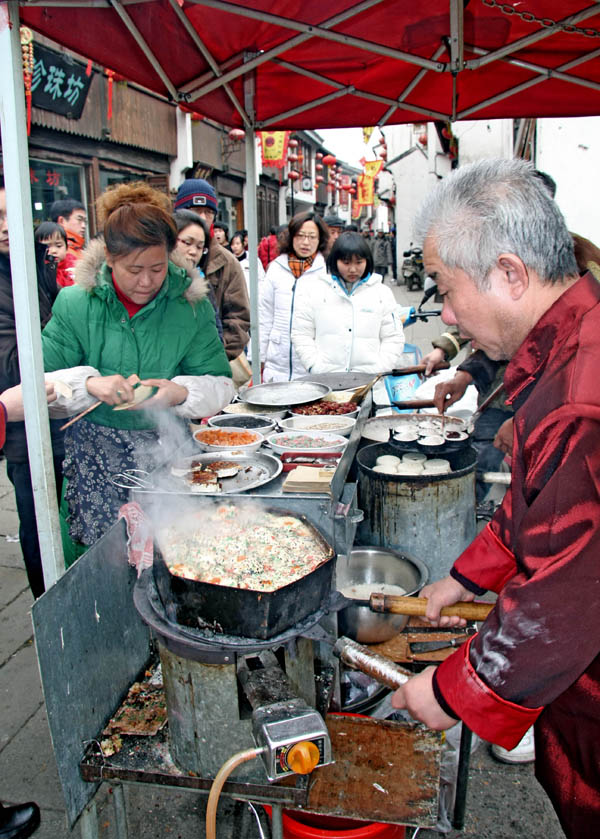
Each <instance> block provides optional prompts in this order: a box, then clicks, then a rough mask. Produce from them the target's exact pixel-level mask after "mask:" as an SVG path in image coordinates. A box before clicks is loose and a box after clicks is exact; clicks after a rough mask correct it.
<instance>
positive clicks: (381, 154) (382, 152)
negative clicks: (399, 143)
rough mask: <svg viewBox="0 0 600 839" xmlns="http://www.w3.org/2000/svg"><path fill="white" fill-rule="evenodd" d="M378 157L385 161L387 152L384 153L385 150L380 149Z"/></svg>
mask: <svg viewBox="0 0 600 839" xmlns="http://www.w3.org/2000/svg"><path fill="white" fill-rule="evenodd" d="M379 157H380V158H381V159H382V160H387V152H386V150H385V149H382V150H381V151H380V152H379Z"/></svg>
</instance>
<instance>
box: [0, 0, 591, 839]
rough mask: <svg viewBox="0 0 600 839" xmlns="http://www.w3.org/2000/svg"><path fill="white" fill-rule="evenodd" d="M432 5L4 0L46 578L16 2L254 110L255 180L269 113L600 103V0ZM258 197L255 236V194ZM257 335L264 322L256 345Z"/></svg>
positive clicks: (10, 175) (447, 115)
mask: <svg viewBox="0 0 600 839" xmlns="http://www.w3.org/2000/svg"><path fill="white" fill-rule="evenodd" d="M425 8H426V11H424V4H418V3H414V2H409V0H362V2H356V0H284V1H283V2H282V0H280V2H274V0H252V2H243V1H242V0H237V2H224V0H9V2H8V3H7V2H6V0H0V115H1V117H2V140H3V153H4V161H5V166H4V171H5V179H6V182H7V192H8V218H9V227H10V242H11V264H12V270H13V274H14V276H19V277H22V278H26V282H23V283H17V284H15V288H14V299H15V311H16V318H17V332H18V339H19V345H20V347H22V348H23V347H24V348H25V350H26V351H25V352H21V353H20V357H21V372H22V377H23V381H24V391H25V407H26V419H27V436H28V440H29V448H30V463H31V468H32V479H33V483H34V485H35V486H36V493H35V495H36V510H37V512H38V529H39V533H40V543H41V548H42V559H43V564H44V576H45V579H46V583H47V585H50V584H51V583H53V582H54V581H55V580H56V578H57V576H60V573H61V568H62V556H61V548H60V533H59V529H58V518H57V515H56V505H55V502H54V500H53V499H54V487H53V486H52V479H50V480H48V478H49V476H51V475H52V474H53V472H52V468H51V467H52V464H51V459H49V457H48V455H49V452H51V448H50V444H49V436H48V426H47V408H46V402H45V394H44V390H43V385H42V370H43V365H42V360H41V344H40V334H39V315H38V313H37V289H36V275H35V264H34V260H33V236H32V215H31V205H30V202H29V188H28V185H29V182H28V159H27V136H26V128H25V125H26V118H25V105H24V91H23V79H22V66H21V51H20V44H19V33H18V20H17V17H18V14H19V15H20V18H21V22H22V23H24V24H25V25H27V26H29V27H31V28H32V29H33V30H35V31H36V32H39V33H41V34H42V35H45V36H47V37H48V38H51V39H52V40H54V41H56V42H58V43H59V44H62V45H64V46H65V47H67V48H69V49H71V50H73V51H74V52H76V53H78V54H80V55H82V56H85V57H86V58H89V59H92V60H93V61H95V62H97V63H98V64H101V65H102V66H103V67H107V68H109V69H111V70H113V71H115V72H117V73H118V74H120V75H121V76H123V77H125V78H127V79H130V80H131V81H134V82H137V83H138V84H140V85H143V86H144V87H146V88H148V89H150V90H152V91H155V92H157V93H159V94H162V95H165V96H167V97H169V98H170V99H171V100H172V101H173V102H178V103H185V104H188V105H193V107H194V109H195V110H198V111H200V112H201V113H203V114H205V115H206V116H209V117H211V118H213V119H215V120H216V121H218V122H222V123H224V124H226V125H230V126H244V128H245V129H246V132H247V142H246V167H247V181H248V184H249V186H250V185H252V184H254V183H255V157H254V143H253V142H251V141H252V139H253V132H254V131H255V130H261V129H263V128H269V129H278V128H285V129H308V128H328V127H331V128H335V127H344V126H354V125H384V124H393V123H402V122H423V121H424V120H426V119H448V120H458V119H467V118H469V119H493V118H501V117H548V116H585V115H597V114H600V62H599V61H598V58H599V56H600V3H590V2H588V0H509V2H505V3H502V2H499V0H429V2H428V3H427V4H426V6H425ZM17 13H18V14H17ZM8 24H10V26H9V25H8ZM333 103H334V104H333ZM248 203H249V207H248V216H249V218H248V229H249V238H250V244H251V246H252V245H253V246H254V247H256V216H255V211H256V207H255V202H252V201H249V202H248ZM256 285H257V278H256V275H255V273H254V276H251V287H253V288H254V290H255V289H256ZM253 297H254V300H253V313H252V314H253V321H254V323H256V320H257V318H256V308H255V307H256V293H255V294H254V295H253ZM36 319H37V320H36ZM257 338H258V330H257V329H256V328H253V349H257V343H256V342H257ZM254 356H255V358H254V364H253V367H254V369H255V371H256V369H257V358H256V352H255V353H254ZM92 794H93V791H90V793H89V795H90V796H91V795H92ZM77 814H78V810H77V809H75V810H73V812H72V813H71V816H72V817H73V819H74V818H76V816H77ZM88 828H89V835H90V836H91V835H93V831H92V829H91V826H90V825H88ZM86 835H88V834H86Z"/></svg>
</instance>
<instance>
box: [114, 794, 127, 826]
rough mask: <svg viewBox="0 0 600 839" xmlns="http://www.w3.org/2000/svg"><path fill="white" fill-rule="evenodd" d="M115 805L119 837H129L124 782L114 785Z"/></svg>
mask: <svg viewBox="0 0 600 839" xmlns="http://www.w3.org/2000/svg"><path fill="white" fill-rule="evenodd" d="M113 806H114V808H115V829H116V835H117V839H127V837H128V833H127V811H126V809H125V791H124V789H123V784H115V785H114V787H113Z"/></svg>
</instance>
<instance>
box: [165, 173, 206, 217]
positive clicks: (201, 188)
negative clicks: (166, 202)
mask: <svg viewBox="0 0 600 839" xmlns="http://www.w3.org/2000/svg"><path fill="white" fill-rule="evenodd" d="M196 207H208V208H209V209H210V210H214V211H215V214H216V212H217V193H216V192H215V190H214V188H213V187H212V186H211V185H210V184H209V182H208V181H205V180H204V178H188V180H187V181H184V182H183V183H182V184H181V186H180V187H179V189H178V190H177V198H176V199H175V204H174V205H173V208H174V209H175V210H184V209H187V208H189V209H190V210H194V209H195V208H196Z"/></svg>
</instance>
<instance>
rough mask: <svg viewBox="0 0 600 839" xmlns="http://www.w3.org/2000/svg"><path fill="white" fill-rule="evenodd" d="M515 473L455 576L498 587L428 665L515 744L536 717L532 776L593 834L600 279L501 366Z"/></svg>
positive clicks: (456, 698)
mask: <svg viewBox="0 0 600 839" xmlns="http://www.w3.org/2000/svg"><path fill="white" fill-rule="evenodd" d="M504 382H505V387H506V391H507V393H508V397H509V398H508V400H507V401H508V402H509V403H511V404H513V405H514V407H515V409H516V414H515V424H514V449H513V451H514V452H515V455H514V456H513V461H512V484H511V487H510V490H509V491H508V492H507V494H506V496H505V498H504V502H503V504H502V506H501V507H500V509H499V510H498V512H497V513H496V515H495V517H494V519H493V520H492V522H491V523H490V524H489V525H488V527H487V528H486V529H485V530H484V531H482V532H481V533H480V534H479V536H478V537H477V538H476V539H475V540H474V541H473V542H472V543H471V545H469V547H468V548H467V549H466V550H465V551H464V552H463V553H462V554H461V556H460V557H459V558H458V559H457V560H456V562H455V564H454V567H453V569H452V572H451V574H452V576H453V577H455V579H457V580H459V582H461V583H462V584H463V585H465V586H466V587H467V588H468V589H469V590H471V591H473V592H474V593H475V594H483V592H484V591H485V590H486V589H490V590H492V591H496V592H498V593H499V597H498V601H497V603H496V606H495V608H494V609H493V610H492V612H491V613H490V615H489V617H488V619H487V620H486V621H485V623H484V624H483V626H482V628H481V631H480V632H479V633H477V635H475V636H474V637H473V639H472V640H471V641H470V642H469V644H468V645H467V644H465V645H464V647H463V648H462V649H460V650H458V651H457V652H456V653H454V654H453V655H452V656H450V657H449V658H448V659H446V661H445V662H443V664H441V665H440V666H439V667H438V669H437V671H436V675H435V679H434V690H435V693H436V697H437V699H438V701H439V702H440V704H441V705H442V707H443V708H444V709H445V710H446V711H447V712H448V713H451V714H452V715H453V716H455V717H458V718H460V719H463V720H464V721H465V723H466V724H467V725H468V726H469V727H470V728H472V729H473V730H474V731H475V732H476V733H477V734H479V735H480V736H481V737H483V738H484V739H486V740H490V741H492V742H495V743H499V744H500V745H502V746H504V747H505V748H509V749H510V748H512V747H514V746H515V745H516V743H517V742H518V741H519V740H520V738H521V737H522V735H523V734H524V733H525V731H526V730H527V728H528V727H529V726H530V725H532V724H533V723H534V721H535V722H536V725H535V732H536V775H537V777H538V779H539V780H540V782H541V783H542V785H543V786H544V788H545V789H546V791H547V793H548V795H549V796H550V798H551V799H552V802H553V804H554V806H555V808H556V810H557V813H558V815H559V818H560V820H561V824H562V826H563V829H564V830H565V832H566V834H567V836H570V837H577V839H588V838H589V839H592V837H594V839H597V837H598V836H600V609H599V606H600V285H599V284H598V282H597V281H596V280H595V279H594V278H593V276H592V275H591V274H586V275H585V277H583V278H582V279H580V280H579V281H578V282H577V283H575V285H573V286H572V287H571V288H569V289H568V290H567V291H566V292H565V293H564V294H563V295H562V296H561V297H560V298H559V299H558V300H557V301H556V303H554V305H553V306H552V307H551V308H550V309H549V310H548V311H547V312H546V313H545V314H544V315H543V317H542V318H541V319H540V320H539V321H538V323H537V324H536V325H535V327H534V328H533V329H532V331H531V332H530V333H529V335H528V336H527V338H526V339H525V341H524V342H523V344H522V345H521V347H520V348H519V349H518V351H517V353H516V355H515V356H514V358H513V359H512V361H511V362H510V364H509V365H508V367H507V370H506V374H505V377H504Z"/></svg>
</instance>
